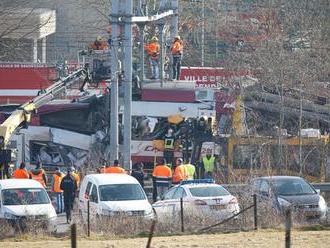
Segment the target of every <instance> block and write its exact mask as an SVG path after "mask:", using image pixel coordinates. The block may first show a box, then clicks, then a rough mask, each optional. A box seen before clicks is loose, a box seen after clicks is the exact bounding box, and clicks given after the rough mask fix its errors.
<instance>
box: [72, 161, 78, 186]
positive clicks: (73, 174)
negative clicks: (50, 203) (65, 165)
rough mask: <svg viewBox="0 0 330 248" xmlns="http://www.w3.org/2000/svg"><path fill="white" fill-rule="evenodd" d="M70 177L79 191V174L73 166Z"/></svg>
mask: <svg viewBox="0 0 330 248" xmlns="http://www.w3.org/2000/svg"><path fill="white" fill-rule="evenodd" d="M71 175H72V176H73V178H74V180H75V181H76V183H77V189H79V185H80V176H79V173H78V172H77V170H76V168H74V167H73V166H72V167H71Z"/></svg>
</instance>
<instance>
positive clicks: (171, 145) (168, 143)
mask: <svg viewBox="0 0 330 248" xmlns="http://www.w3.org/2000/svg"><path fill="white" fill-rule="evenodd" d="M164 148H165V149H174V138H165V144H164Z"/></svg>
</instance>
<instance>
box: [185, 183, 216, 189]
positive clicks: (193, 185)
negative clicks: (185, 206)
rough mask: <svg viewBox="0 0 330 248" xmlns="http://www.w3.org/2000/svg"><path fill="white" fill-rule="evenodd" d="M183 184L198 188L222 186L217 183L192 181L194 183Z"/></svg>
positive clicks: (187, 186)
mask: <svg viewBox="0 0 330 248" xmlns="http://www.w3.org/2000/svg"><path fill="white" fill-rule="evenodd" d="M181 186H183V187H185V188H197V187H215V186H221V185H219V184H216V183H192V184H184V185H181ZM221 187H222V186H221Z"/></svg>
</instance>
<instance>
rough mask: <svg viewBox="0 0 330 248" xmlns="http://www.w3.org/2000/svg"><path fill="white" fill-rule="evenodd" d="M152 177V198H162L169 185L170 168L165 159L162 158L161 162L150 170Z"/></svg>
mask: <svg viewBox="0 0 330 248" xmlns="http://www.w3.org/2000/svg"><path fill="white" fill-rule="evenodd" d="M152 179H153V183H154V188H153V194H152V196H153V200H154V202H155V201H156V200H157V198H160V199H162V197H163V196H164V194H165V192H166V191H167V190H168V189H169V188H170V186H171V180H172V171H171V168H170V167H168V166H167V165H166V160H165V159H163V161H162V163H158V164H157V165H156V167H155V168H154V170H153V172H152Z"/></svg>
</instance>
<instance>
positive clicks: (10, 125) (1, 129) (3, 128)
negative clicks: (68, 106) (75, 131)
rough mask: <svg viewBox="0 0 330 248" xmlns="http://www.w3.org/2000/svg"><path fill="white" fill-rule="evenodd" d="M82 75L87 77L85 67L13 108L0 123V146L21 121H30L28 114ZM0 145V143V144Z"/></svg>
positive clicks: (75, 81)
mask: <svg viewBox="0 0 330 248" xmlns="http://www.w3.org/2000/svg"><path fill="white" fill-rule="evenodd" d="M83 76H85V77H88V73H87V71H86V70H85V69H79V70H77V71H75V72H73V73H71V74H70V75H69V76H67V77H65V78H63V79H60V80H59V81H57V82H55V83H54V84H52V85H51V86H50V87H48V88H47V89H45V90H44V91H43V92H42V93H41V94H40V95H38V96H36V97H35V98H33V99H32V100H30V101H29V102H26V103H24V104H23V105H21V106H20V107H19V108H18V109H17V110H15V111H14V112H13V113H12V114H11V115H10V116H9V117H8V118H7V119H6V120H5V121H4V122H3V123H2V124H1V125H0V139H1V141H2V146H6V145H7V143H8V141H9V139H10V137H11V135H12V134H13V132H14V131H15V130H16V128H17V127H19V126H20V125H21V124H22V123H23V122H29V121H30V114H31V112H32V111H34V110H35V109H37V108H39V107H40V106H41V105H43V104H45V103H48V102H49V101H51V100H53V99H54V98H56V97H57V96H58V95H60V94H61V93H63V92H65V90H66V88H68V87H70V86H72V85H74V84H75V83H77V82H79V79H81V78H82V77H83ZM0 146H1V144H0Z"/></svg>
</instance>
